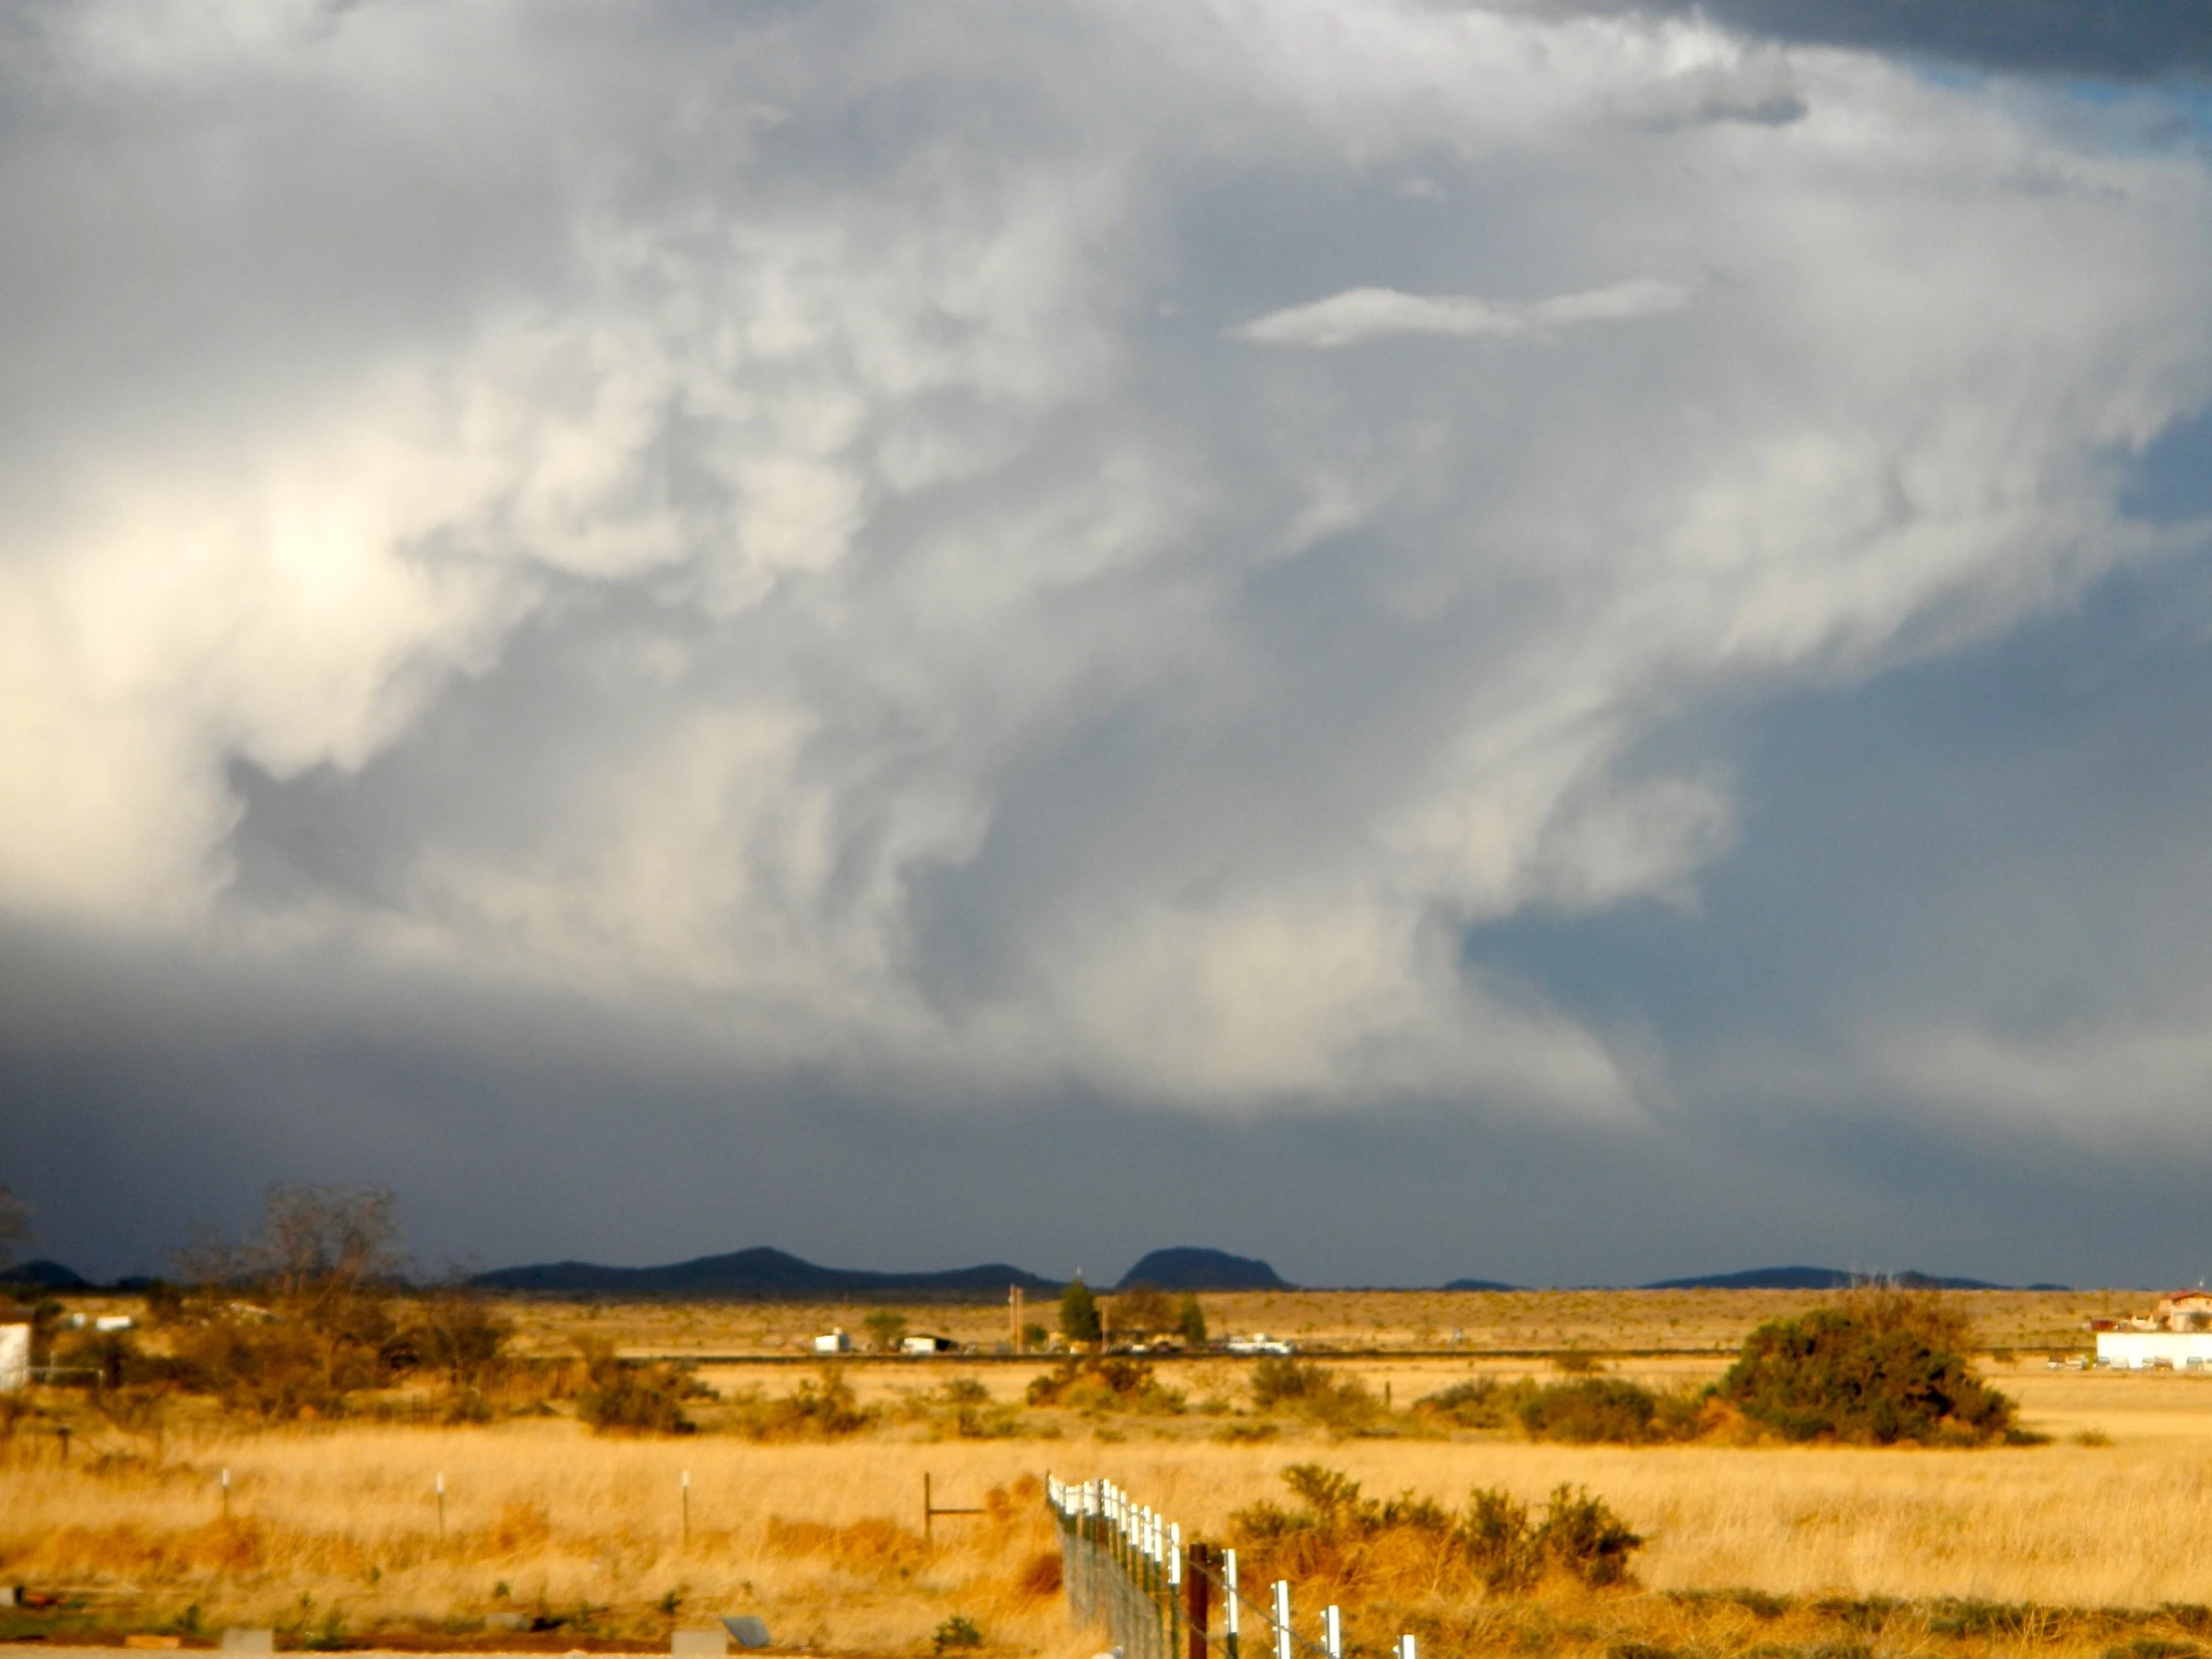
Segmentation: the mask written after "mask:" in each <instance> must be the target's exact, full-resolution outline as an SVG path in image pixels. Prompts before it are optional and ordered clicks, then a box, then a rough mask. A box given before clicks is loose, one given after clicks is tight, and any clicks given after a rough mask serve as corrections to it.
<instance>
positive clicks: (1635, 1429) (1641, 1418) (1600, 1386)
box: [1516, 1377, 1659, 1445]
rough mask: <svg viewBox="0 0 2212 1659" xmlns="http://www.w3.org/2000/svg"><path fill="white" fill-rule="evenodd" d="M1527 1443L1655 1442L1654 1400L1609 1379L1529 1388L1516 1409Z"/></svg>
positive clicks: (1656, 1405) (1633, 1387)
mask: <svg viewBox="0 0 2212 1659" xmlns="http://www.w3.org/2000/svg"><path fill="white" fill-rule="evenodd" d="M1516 1414H1517V1415H1518V1416H1519V1418H1520V1421H1521V1426H1522V1427H1523V1428H1525V1429H1527V1430H1528V1437H1529V1438H1530V1439H1532V1440H1565V1441H1568V1442H1569V1443H1570V1444H1574V1445H1592V1444H1595V1443H1597V1442H1599V1441H1610V1442H1612V1443H1615V1444H1621V1445H1635V1444H1638V1443H1640V1442H1643V1441H1646V1440H1653V1439H1656V1438H1658V1437H1659V1436H1658V1432H1657V1430H1656V1428H1655V1427H1654V1426H1653V1425H1654V1420H1655V1419H1656V1418H1657V1416H1658V1415H1659V1396H1658V1395H1657V1394H1654V1393H1653V1392H1652V1391H1651V1390H1650V1389H1649V1388H1646V1387H1641V1386H1639V1385H1638V1384H1636V1383H1627V1382H1623V1381H1621V1380H1620V1379H1619V1378H1614V1377H1590V1378H1584V1379H1582V1380H1581V1381H1579V1382H1574V1383H1554V1384H1553V1385H1551V1386H1550V1387H1543V1388H1535V1389H1532V1390H1531V1391H1530V1392H1529V1393H1527V1394H1526V1395H1525V1396H1523V1398H1522V1399H1521V1400H1520V1402H1519V1404H1518V1406H1517V1407H1516Z"/></svg>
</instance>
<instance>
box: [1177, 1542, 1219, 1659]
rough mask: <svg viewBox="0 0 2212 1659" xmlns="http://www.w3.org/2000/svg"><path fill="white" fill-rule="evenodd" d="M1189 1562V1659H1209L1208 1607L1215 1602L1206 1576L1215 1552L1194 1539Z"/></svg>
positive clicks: (1185, 1585)
mask: <svg viewBox="0 0 2212 1659" xmlns="http://www.w3.org/2000/svg"><path fill="white" fill-rule="evenodd" d="M1190 1562H1191V1570H1190V1571H1189V1572H1188V1573H1186V1574H1185V1575H1184V1579H1183V1616H1184V1618H1185V1620H1186V1621H1187V1622H1188V1623H1189V1625H1190V1631H1191V1636H1190V1643H1189V1649H1190V1651H1189V1654H1188V1656H1187V1659H1206V1642H1207V1638H1208V1636H1209V1635H1210V1634H1211V1631H1210V1629H1209V1626H1210V1624H1211V1620H1210V1618H1209V1614H1210V1613H1211V1612H1212V1609H1211V1608H1210V1607H1209V1606H1208V1605H1207V1604H1208V1602H1209V1601H1210V1600H1211V1599H1212V1598H1211V1596H1210V1594H1209V1592H1210V1591H1211V1590H1212V1589H1213V1585H1212V1583H1211V1582H1210V1581H1209V1580H1208V1578H1207V1572H1208V1570H1209V1569H1210V1568H1211V1567H1212V1566H1213V1564H1214V1552H1213V1550H1212V1549H1211V1548H1210V1547H1209V1546H1208V1545H1206V1544H1203V1543H1200V1542H1198V1541H1197V1540H1196V1539H1193V1540H1192V1542H1191V1555H1190Z"/></svg>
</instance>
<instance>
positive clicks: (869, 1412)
mask: <svg viewBox="0 0 2212 1659" xmlns="http://www.w3.org/2000/svg"><path fill="white" fill-rule="evenodd" d="M875 1416H876V1413H875V1411H874V1410H873V1409H872V1408H870V1407H867V1406H863V1405H862V1404H860V1402H859V1399H858V1397H857V1396H856V1395H855V1394H854V1393H853V1391H852V1384H851V1383H848V1382H846V1381H845V1377H844V1370H843V1368H842V1367H840V1366H825V1367H823V1368H822V1372H821V1374H820V1375H819V1376H817V1377H813V1378H809V1379H808V1380H807V1381H806V1382H804V1383H800V1384H799V1386H798V1387H796V1388H794V1389H793V1390H792V1391H791V1392H790V1393H789V1394H787V1395H785V1396H784V1397H783V1398H782V1399H762V1398H761V1397H760V1396H759V1395H758V1394H753V1395H751V1396H749V1397H748V1399H747V1400H746V1402H745V1405H744V1408H743V1409H742V1410H741V1412H740V1413H739V1415H738V1419H737V1428H738V1431H739V1432H740V1433H742V1434H745V1435H747V1436H748V1437H750V1438H752V1439H756V1440H837V1439H843V1438H844V1437H845V1436H846V1435H849V1434H857V1433H859V1432H860V1430H862V1429H863V1428H866V1427H868V1426H869V1425H870V1424H871V1423H873V1422H874V1421H875Z"/></svg>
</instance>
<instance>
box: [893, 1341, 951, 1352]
mask: <svg viewBox="0 0 2212 1659" xmlns="http://www.w3.org/2000/svg"><path fill="white" fill-rule="evenodd" d="M959 1346H960V1345H959V1344H958V1343H956V1342H954V1341H953V1340H952V1339H951V1338H950V1337H902V1338H900V1339H899V1343H898V1352H899V1353H901V1354H951V1353H953V1352H955V1351H956V1350H957V1349H958V1348H959Z"/></svg>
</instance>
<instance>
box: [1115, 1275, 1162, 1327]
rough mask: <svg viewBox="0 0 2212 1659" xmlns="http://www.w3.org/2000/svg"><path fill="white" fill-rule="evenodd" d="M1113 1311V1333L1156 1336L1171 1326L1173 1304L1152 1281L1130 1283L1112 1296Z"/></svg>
mask: <svg viewBox="0 0 2212 1659" xmlns="http://www.w3.org/2000/svg"><path fill="white" fill-rule="evenodd" d="M1113 1315H1114V1334H1115V1335H1116V1336H1121V1337H1157V1336H1159V1335H1161V1334H1162V1333H1163V1332H1168V1331H1173V1330H1174V1329H1175V1307H1174V1305H1173V1304H1172V1303H1170V1302H1169V1301H1168V1297H1167V1292H1165V1291H1163V1290H1160V1289H1158V1288H1157V1287H1155V1286H1152V1285H1132V1286H1130V1287H1129V1289H1127V1290H1126V1291H1123V1292H1122V1293H1121V1294H1120V1295H1119V1296H1117V1297H1115V1298H1114V1304H1113Z"/></svg>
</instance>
